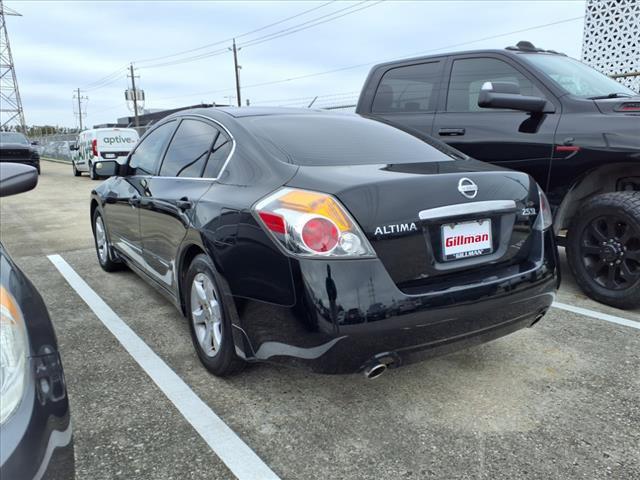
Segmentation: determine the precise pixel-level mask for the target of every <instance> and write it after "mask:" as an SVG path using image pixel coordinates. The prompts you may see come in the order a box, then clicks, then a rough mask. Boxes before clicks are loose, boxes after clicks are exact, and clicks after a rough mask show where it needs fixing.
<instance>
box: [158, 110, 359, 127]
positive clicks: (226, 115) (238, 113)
mask: <svg viewBox="0 0 640 480" xmlns="http://www.w3.org/2000/svg"><path fill="white" fill-rule="evenodd" d="M189 115H200V116H203V117H207V118H210V119H212V120H216V121H218V122H221V123H223V124H225V123H228V121H229V120H233V121H234V122H236V121H238V120H240V119H242V118H247V117H264V116H283V115H325V116H326V115H339V116H345V115H354V114H353V113H351V112H349V113H348V114H345V113H337V112H331V111H327V110H321V109H317V108H284V107H206V108H191V109H188V110H181V111H179V112H176V113H172V114H171V115H169V116H167V117H165V118H163V119H162V121H165V120H169V119H175V118H182V117H188V116H189Z"/></svg>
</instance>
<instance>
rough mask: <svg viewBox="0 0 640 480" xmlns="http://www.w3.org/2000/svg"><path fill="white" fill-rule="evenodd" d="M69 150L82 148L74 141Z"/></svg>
mask: <svg viewBox="0 0 640 480" xmlns="http://www.w3.org/2000/svg"><path fill="white" fill-rule="evenodd" d="M69 150H72V151H74V150H80V148H79V147H78V145H76V144H75V143H72V144H70V145H69Z"/></svg>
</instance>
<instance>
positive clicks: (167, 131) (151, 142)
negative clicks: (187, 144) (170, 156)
mask: <svg viewBox="0 0 640 480" xmlns="http://www.w3.org/2000/svg"><path fill="white" fill-rule="evenodd" d="M175 128H176V122H175V121H173V120H172V121H170V122H167V123H165V124H163V125H160V126H159V127H158V128H156V129H155V130H153V131H152V132H150V133H149V135H147V136H146V137H144V138H143V139H142V140H141V141H140V143H139V144H138V146H137V148H136V149H135V150H134V151H133V153H132V154H131V159H130V160H129V167H130V168H132V169H133V170H134V172H135V173H134V175H154V174H155V171H156V166H157V165H158V161H159V160H160V156H161V155H162V152H163V151H164V147H165V146H166V145H167V142H168V141H169V138H171V134H172V133H173V131H174V129H175Z"/></svg>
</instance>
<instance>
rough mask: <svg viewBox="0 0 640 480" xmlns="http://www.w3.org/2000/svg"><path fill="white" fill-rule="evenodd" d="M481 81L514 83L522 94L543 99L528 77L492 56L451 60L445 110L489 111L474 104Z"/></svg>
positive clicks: (476, 100) (476, 101) (482, 82)
mask: <svg viewBox="0 0 640 480" xmlns="http://www.w3.org/2000/svg"><path fill="white" fill-rule="evenodd" d="M485 82H513V83H517V84H518V85H520V93H521V94H522V95H533V96H537V97H543V98H544V95H543V94H542V92H540V90H538V89H537V88H536V87H535V86H534V85H533V84H532V83H531V81H530V80H529V79H528V78H526V77H525V76H524V75H522V74H521V73H520V72H519V71H517V70H516V69H515V68H513V67H512V66H511V65H509V64H508V63H507V62H503V61H502V60H498V59H495V58H465V59H461V60H455V61H454V62H453V68H452V69H451V80H450V82H449V93H448V94H447V111H448V112H481V111H490V109H487V108H480V107H479V106H478V95H479V94H480V89H481V88H482V85H483V84H484V83H485Z"/></svg>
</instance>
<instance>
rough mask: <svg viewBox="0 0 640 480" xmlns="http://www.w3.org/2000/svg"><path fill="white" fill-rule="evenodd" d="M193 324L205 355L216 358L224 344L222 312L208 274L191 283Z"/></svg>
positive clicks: (196, 278) (198, 275)
mask: <svg viewBox="0 0 640 480" xmlns="http://www.w3.org/2000/svg"><path fill="white" fill-rule="evenodd" d="M191 322H192V324H193V331H194V333H195V336H196V338H197V340H198V344H199V345H200V348H201V350H202V351H203V353H204V354H205V355H206V356H207V357H215V356H216V355H217V354H218V352H219V351H220V346H221V344H222V310H221V308H220V302H219V301H218V297H217V294H216V290H215V287H214V284H213V281H212V280H211V278H209V276H208V275H207V274H206V273H202V272H200V273H198V274H197V275H196V276H195V277H194V278H193V282H192V283H191Z"/></svg>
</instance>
